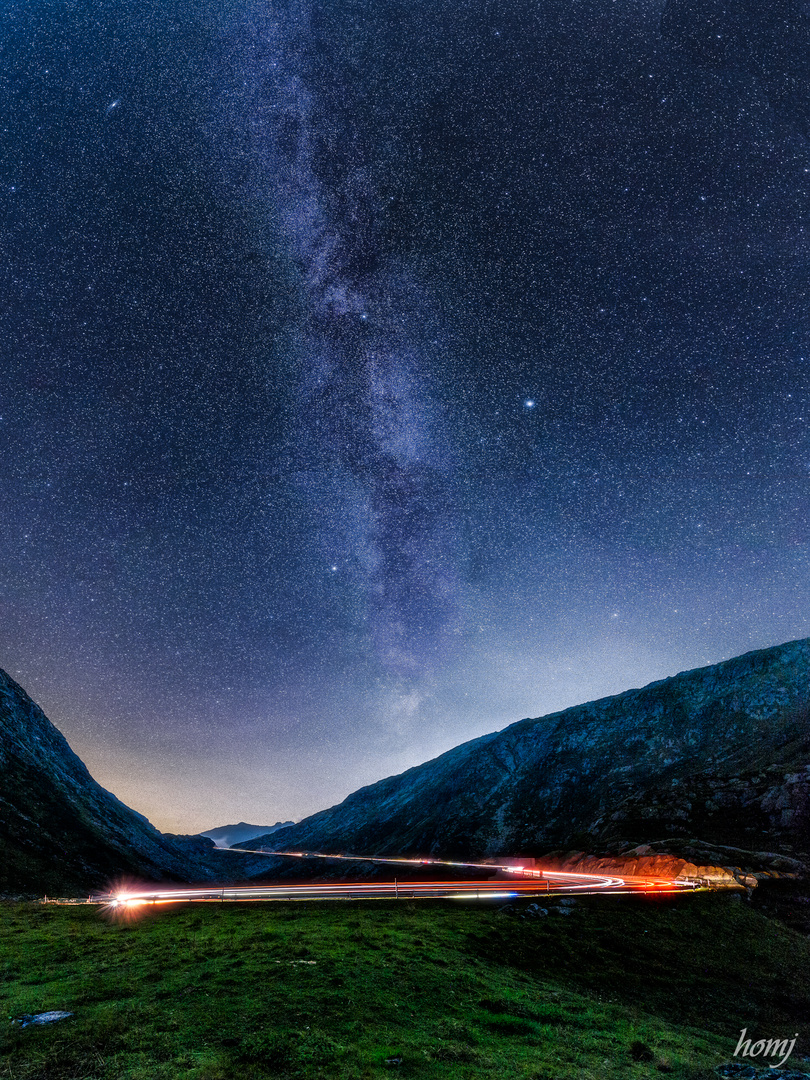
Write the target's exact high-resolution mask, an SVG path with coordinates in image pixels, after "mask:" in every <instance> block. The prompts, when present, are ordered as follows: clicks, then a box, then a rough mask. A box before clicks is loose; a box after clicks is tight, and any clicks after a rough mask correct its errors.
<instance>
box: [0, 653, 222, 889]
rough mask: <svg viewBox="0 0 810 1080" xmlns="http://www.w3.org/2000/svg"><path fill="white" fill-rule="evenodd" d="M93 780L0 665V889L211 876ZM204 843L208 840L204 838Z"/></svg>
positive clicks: (199, 858)
mask: <svg viewBox="0 0 810 1080" xmlns="http://www.w3.org/2000/svg"><path fill="white" fill-rule="evenodd" d="M197 842H198V844H199V845H200V851H199V852H197V851H194V850H192V849H191V848H190V847H189V845H188V844H185V843H184V842H183V839H182V838H177V839H176V840H173V839H172V838H170V837H167V836H165V835H163V834H162V833H160V832H158V831H157V829H155V828H154V827H153V826H152V825H150V824H149V822H148V821H147V820H146V818H145V817H142V816H141V815H140V814H138V813H136V812H135V811H134V810H130V809H129V807H127V806H125V805H124V804H123V803H122V802H119V800H118V799H116V797H115V796H114V795H111V794H110V792H109V791H105V790H104V788H102V787H101V786H100V785H99V784H97V783H96V782H95V780H93V778H92V777H91V775H90V773H89V772H88V771H87V769H86V768H85V766H84V765H83V764H82V762H81V761H80V760H79V758H78V757H77V756H76V755H75V754H74V753H73V751H72V750H71V749H70V747H69V746H68V744H67V741H66V740H65V738H64V737H63V736H62V735H61V734H60V732H58V731H57V730H56V728H55V727H54V726H53V724H51V722H50V721H49V720H48V719H47V717H46V716H45V714H44V713H43V712H42V710H41V709H40V708H39V707H38V706H37V705H35V704H34V702H33V701H32V700H31V699H30V698H29V697H28V695H27V694H26V693H25V691H24V690H23V689H22V688H21V687H20V686H18V685H17V683H15V682H14V680H13V679H11V678H10V677H9V676H8V675H7V674H6V673H5V672H4V671H0V894H13V895H25V894H33V895H40V896H41V895H42V894H43V893H47V892H49V893H51V894H57V895H58V894H59V893H76V892H77V891H78V892H82V891H84V892H88V891H90V890H91V889H93V888H98V887H101V888H104V887H106V886H108V885H109V884H110V882H111V880H113V879H115V878H120V877H121V876H122V875H131V876H133V877H140V878H147V879H150V880H161V879H174V880H178V881H193V880H204V879H209V878H211V877H212V876H214V875H213V873H212V870H211V868H210V866H209V865H208V864H207V863H206V862H205V860H204V856H203V855H202V848H204V847H205V844H206V842H205V841H200V840H199V839H198V841H197ZM211 846H212V847H213V845H211Z"/></svg>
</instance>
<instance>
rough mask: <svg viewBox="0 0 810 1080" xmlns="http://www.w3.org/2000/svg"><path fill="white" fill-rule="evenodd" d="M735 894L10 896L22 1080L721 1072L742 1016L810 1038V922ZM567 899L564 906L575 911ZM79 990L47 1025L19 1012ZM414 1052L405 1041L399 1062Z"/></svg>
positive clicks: (758, 1026)
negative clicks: (530, 903)
mask: <svg viewBox="0 0 810 1080" xmlns="http://www.w3.org/2000/svg"><path fill="white" fill-rule="evenodd" d="M757 894H761V895H763V896H764V895H765V890H764V889H759V890H757V891H756V892H755V894H754V901H747V900H746V899H745V898H744V897H740V896H739V895H738V896H737V897H732V896H729V895H720V894H698V895H690V896H684V897H677V898H670V899H669V900H667V901H666V902H662V901H660V900H659V901H654V902H653V901H644V900H638V899H629V898H628V899H622V898H617V897H612V898H608V897H605V898H590V899H585V898H583V899H582V900H580V901H578V902H577V903H576V904H575V905H573V906H564V907H562V908H559V907H558V908H555V907H554V905H553V904H547V905H546V907H547V908H548V909H549V912H550V913H549V914H548V915H534V916H532V915H530V914H528V913H527V911H526V906H525V905H520V906H517V907H514V908H512V909H511V910H507V911H501V910H498V909H497V907H494V906H492V907H483V906H476V905H470V906H466V905H465V904H462V903H456V904H453V903H449V902H425V903H422V904H418V905H416V904H412V903H410V902H400V903H399V904H396V903H393V904H391V903H389V904H385V903H381V902H370V903H360V904H349V903H298V904H244V905H228V904H224V905H216V904H215V905H211V904H209V905H198V906H187V907H178V908H175V909H166V908H164V909H158V910H157V911H150V912H147V913H146V915H145V916H144V917H142V918H141V919H140V920H139V921H136V922H131V923H120V922H112V921H110V920H105V919H104V918H103V917H101V915H100V913H99V911H98V910H97V909H94V908H90V907H86V908H54V907H40V906H36V905H31V904H18V905H11V904H7V905H4V907H3V911H2V918H0V958H2V960H1V961H0V962H1V963H2V967H3V969H4V970H3V976H4V981H3V984H2V994H1V996H2V1009H1V1010H0V1015H2V1018H3V1019H2V1021H1V1022H0V1030H2V1042H0V1076H3V1077H4V1076H9V1077H13V1078H14V1080H233V1078H235V1077H239V1078H240V1080H264V1078H270V1077H273V1078H275V1080H277V1078H279V1077H290V1078H315V1077H324V1078H328V1080H340V1078H343V1080H366V1078H368V1080H372V1078H374V1077H382V1076H391V1075H394V1076H402V1077H414V1078H417V1077H422V1078H429V1077H436V1078H441V1080H462V1078H464V1080H479V1078H482V1077H492V1078H493V1080H495V1078H497V1080H511V1078H518V1077H520V1078H523V1080H564V1078H565V1080H568V1078H572V1080H573V1078H576V1080H596V1078H600V1080H601V1078H620V1077H621V1078H631V1080H633V1078H635V1080H641V1078H648V1077H658V1076H662V1077H664V1076H672V1077H675V1078H681V1080H698V1078H704V1077H706V1078H708V1077H710V1076H712V1077H714V1076H717V1075H718V1074H717V1073H716V1072H715V1069H716V1068H717V1066H719V1065H721V1064H722V1063H724V1062H730V1061H733V1056H732V1055H733V1051H734V1048H735V1045H736V1042H737V1040H738V1038H739V1033H740V1031H741V1029H742V1028H743V1027H747V1028H748V1031H749V1033H751V1032H756V1033H757V1035H758V1037H760V1036H761V1037H776V1036H778V1037H780V1038H783V1037H788V1036H789V1037H790V1038H793V1035H794V1033H795V1032H799V1033H800V1038H799V1042H798V1043H797V1046H796V1050H795V1052H794V1054H793V1057H792V1059H791V1061H790V1063H789V1064H790V1065H791V1066H792V1067H793V1068H794V1069H796V1068H797V1067H798V1065H799V1064H800V1055H801V1053H810V1044H809V1043H808V1035H810V1030H809V1029H808V1025H807V1021H806V1018H807V1016H808V1015H810V941H808V938H807V936H806V934H803V933H800V932H798V931H797V930H795V929H791V928H790V927H788V926H786V925H785V924H784V923H783V922H782V921H780V920H779V919H777V918H774V917H772V916H771V915H769V914H765V913H763V912H762V911H761V910H757V908H756V906H755V904H756V903H757ZM563 912H567V913H565V914H563ZM50 1009H64V1010H67V1011H70V1012H73V1013H74V1014H75V1015H74V1016H73V1017H72V1018H71V1019H68V1020H64V1021H62V1022H60V1023H58V1024H54V1025H52V1026H49V1027H41V1028H37V1027H29V1028H26V1029H24V1030H22V1029H20V1028H19V1027H15V1026H12V1025H11V1024H10V1023H9V1021H8V1020H7V1019H6V1018H7V1017H11V1016H18V1015H20V1014H22V1013H35V1012H40V1011H45V1010H50ZM398 1059H401V1060H398Z"/></svg>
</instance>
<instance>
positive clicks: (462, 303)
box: [0, 0, 810, 832]
mask: <svg viewBox="0 0 810 1080" xmlns="http://www.w3.org/2000/svg"><path fill="white" fill-rule="evenodd" d="M0 27H2V29H1V30H0V127H1V128H2V144H1V149H0V213H1V214H2V217H1V218H0V220H1V221H2V224H0V255H1V256H2V258H1V259H0V274H1V275H2V277H1V279H0V345H1V346H2V353H0V355H2V379H1V380H0V417H1V418H2V419H0V510H1V511H2V512H1V513H0V603H1V604H2V610H1V611H0V667H3V668H5V669H6V670H7V671H9V673H10V674H11V675H12V676H13V677H14V678H15V679H17V680H18V681H19V682H20V683H21V684H22V685H23V686H24V687H25V688H26V689H27V690H28V692H29V693H30V694H31V695H32V697H34V699H35V700H36V701H37V702H38V703H39V704H40V705H41V706H42V707H43V708H44V709H45V711H46V713H47V715H48V716H49V717H50V718H51V719H52V720H53V721H54V723H56V724H57V726H58V727H59V728H60V729H61V730H62V731H63V732H64V734H65V735H66V737H67V738H68V741H69V742H70V743H71V745H72V747H73V748H74V750H75V751H76V752H77V753H78V754H79V755H80V756H81V757H82V759H83V760H84V761H85V762H86V764H87V765H88V767H89V768H90V770H91V772H92V773H93V775H94V776H95V777H96V778H97V779H98V780H99V781H100V782H101V783H102V784H103V785H104V786H105V787H108V788H109V789H110V790H112V791H113V792H114V793H115V794H117V795H118V796H119V797H120V798H122V799H123V800H124V801H125V802H127V803H128V804H129V805H131V806H133V807H134V808H135V809H137V810H140V811H141V812H142V813H145V814H146V815H147V816H148V817H149V818H150V819H151V820H152V821H153V822H154V823H155V824H156V825H157V826H158V827H160V828H163V829H167V830H171V831H183V832H186V831H188V832H193V831H197V830H199V829H202V828H210V827H213V826H215V825H221V824H224V823H226V822H230V821H238V820H246V821H251V822H256V823H260V824H265V823H272V822H274V821H276V820H277V819H279V818H290V817H292V818H300V817H302V816H304V815H305V814H307V813H311V812H313V811H315V810H318V809H321V808H323V807H325V806H328V805H331V804H332V803H334V802H336V801H338V800H339V799H341V798H343V797H344V796H345V795H347V794H348V793H349V792H350V791H352V790H354V789H355V788H357V787H358V786H360V785H361V784H365V783H370V782H373V781H374V780H377V779H380V778H381V777H383V776H386V775H390V774H391V773H393V772H397V771H400V770H401V769H403V768H406V767H409V766H410V765H413V764H416V763H418V762H420V761H423V760H426V759H427V758H428V757H431V756H434V755H435V754H437V753H439V752H442V751H443V750H446V749H448V748H450V747H451V746H453V745H456V744H457V743H459V742H461V741H463V740H466V739H469V738H472V737H475V736H477V735H480V734H483V733H485V732H488V731H493V730H496V729H498V728H501V727H503V726H505V725H506V724H508V723H510V722H512V721H514V720H518V719H520V718H522V717H524V716H539V715H542V714H543V713H547V712H550V711H552V710H554V709H558V708H562V707H565V706H568V705H573V704H577V703H579V702H582V701H586V700H590V699H593V698H595V697H599V696H603V695H606V694H609V693H617V692H620V691H622V690H624V689H627V688H628V687H631V686H638V685H643V684H644V683H646V682H649V681H651V680H652V679H656V678H662V677H665V676H667V675H671V674H674V673H675V672H677V671H679V670H683V669H685V668H690V667H697V666H700V665H702V664H707V663H713V662H716V661H719V660H722V659H725V658H727V657H729V656H733V655H736V654H738V653H742V652H745V651H747V650H749V649H752V648H759V647H764V646H768V645H774V644H777V643H780V642H782V641H786V640H789V639H791V638H797V637H804V636H807V635H808V634H810V626H809V625H808V611H809V610H810V608H809V607H808V600H810V561H809V559H808V555H809V554H810V547H809V546H808V545H810V525H809V524H808V502H807V496H808V488H809V487H810V438H809V437H808V430H809V428H810V397H809V391H810V379H809V378H808V376H809V375H810V321H809V320H808V315H809V314H810V305H808V269H809V268H810V258H809V257H808V256H809V255H810V219H808V210H810V143H809V142H808V137H809V136H810V4H808V3H806V2H796V0H791V2H788V0H771V2H769V3H767V4H763V3H762V2H761V0H723V2H721V0H669V2H668V3H664V2H662V0H534V2H533V3H529V2H528V0H498V2H497V3H494V2H491V0H416V2H412V0H409V2H407V3H406V2H405V0H374V2H372V0H341V2H339V3H338V2H337V0H313V2H311V3H310V2H309V0H289V3H284V2H280V3H273V2H257V0H244V2H242V0H224V2H217V0H210V2H209V0H183V2H182V3H180V2H177V0H163V2H161V3H156V2H153V0H143V2H141V3H137V4H132V3H130V2H127V3H123V2H120V0H59V2H56V0H9V2H6V3H4V4H3V5H2V21H1V22H0Z"/></svg>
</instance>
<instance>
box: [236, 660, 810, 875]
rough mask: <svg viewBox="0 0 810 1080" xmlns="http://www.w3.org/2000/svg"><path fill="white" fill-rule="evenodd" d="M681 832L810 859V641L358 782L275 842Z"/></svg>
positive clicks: (610, 843)
mask: <svg viewBox="0 0 810 1080" xmlns="http://www.w3.org/2000/svg"><path fill="white" fill-rule="evenodd" d="M690 837H699V838H700V841H701V842H702V843H704V844H714V845H722V846H733V847H738V848H740V849H745V850H747V851H753V850H763V851H771V852H774V853H776V854H782V855H785V856H790V855H793V854H796V853H798V854H799V855H802V854H804V855H805V856H806V854H807V852H808V851H809V850H810V641H808V640H802V641H794V642H789V643H787V644H785V645H780V646H777V647H776V648H773V649H763V650H759V651H757V652H752V653H747V654H745V655H744V656H740V657H736V658H735V659H733V660H728V661H726V662H724V663H722V664H716V665H713V666H711V667H706V668H700V669H698V670H695V671H689V672H684V673H682V674H680V675H676V676H674V677H673V678H670V679H664V680H662V681H660V682H655V683H652V684H650V685H649V686H647V687H644V688H643V689H639V690H629V691H627V692H626V693H624V694H619V695H617V696H615V697H610V698H604V699H602V700H601V701H595V702H590V703H588V704H585V705H580V706H576V707H575V708H572V709H567V710H565V711H564V712H559V713H554V714H552V715H550V716H546V717H541V718H539V719H533V720H521V721H519V722H518V723H516V724H513V725H511V727H508V728H506V729H505V730H503V731H501V732H497V733H495V734H492V735H486V736H484V737H483V738H480V739H476V740H474V741H472V742H469V743H465V744H463V745H462V746H458V747H456V748H455V749H453V750H450V751H449V752H448V753H446V754H443V755H442V756H441V757H439V758H436V759H435V760H433V761H429V762H427V763H426V764H424V765H420V766H418V767H416V768H414V769H410V770H409V771H408V772H406V773H403V774H401V775H400V776H394V777H389V778H388V779H386V780H382V781H380V782H379V783H377V784H374V785H372V786H370V787H367V788H363V789H361V790H359V791H357V792H355V793H354V794H352V795H350V796H349V797H348V798H347V799H346V800H345V801H344V802H342V803H341V804H340V805H339V806H335V807H332V808H331V809H329V810H324V811H322V812H321V813H319V814H314V815H313V816H312V817H310V818H306V819H305V820H304V821H302V822H300V823H299V824H298V825H296V826H294V827H293V828H291V829H288V830H285V831H284V832H283V833H281V834H279V835H278V836H276V837H274V838H272V840H269V841H268V846H275V847H276V848H277V849H281V848H283V849H286V850H314V851H317V850H322V851H325V852H329V851H332V852H334V851H341V850H347V851H351V852H353V853H357V854H361V853H362V854H388V853H391V854H393V853H402V854H408V853H411V854H423V855H436V856H466V857H472V856H475V857H482V856H486V855H493V854H498V853H504V852H511V853H515V854H520V855H532V854H538V855H541V854H543V853H544V852H547V851H549V850H554V849H556V850H560V849H569V850H570V849H571V848H580V849H583V850H587V851H591V852H598V851H603V852H604V851H606V850H607V851H622V850H626V849H627V848H629V847H632V846H635V845H638V844H641V843H648V842H650V841H659V840H677V839H681V840H686V839H688V838H690ZM262 840H263V838H261V837H260V838H258V839H256V840H255V841H253V843H255V844H256V845H257V846H259V845H260V844H261V843H262ZM687 861H694V860H687ZM696 865H699V864H697V863H696ZM701 865H703V864H701ZM705 865H708V864H705ZM712 865H714V864H712ZM717 865H722V864H720V863H718V864H717Z"/></svg>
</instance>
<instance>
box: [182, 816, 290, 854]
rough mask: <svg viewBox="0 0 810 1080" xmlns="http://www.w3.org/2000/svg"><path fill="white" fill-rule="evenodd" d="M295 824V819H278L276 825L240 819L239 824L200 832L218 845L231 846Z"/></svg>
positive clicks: (268, 834) (222, 846)
mask: <svg viewBox="0 0 810 1080" xmlns="http://www.w3.org/2000/svg"><path fill="white" fill-rule="evenodd" d="M294 824H295V822H294V821H277V822H276V823H275V825H248V823H247V822H246V821H240V822H239V824H238V825H220V826H219V827H218V828H216V829H208V830H207V831H206V832H202V833H200V836H207V837H209V838H210V839H211V840H213V841H214V843H215V844H216V845H217V847H221V848H229V847H233V846H234V845H235V844H244V843H245V841H246V840H252V839H253V837H254V836H270V834H271V833H274V832H276V831H277V830H278V829H286V828H287V827H288V826H290V825H294Z"/></svg>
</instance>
